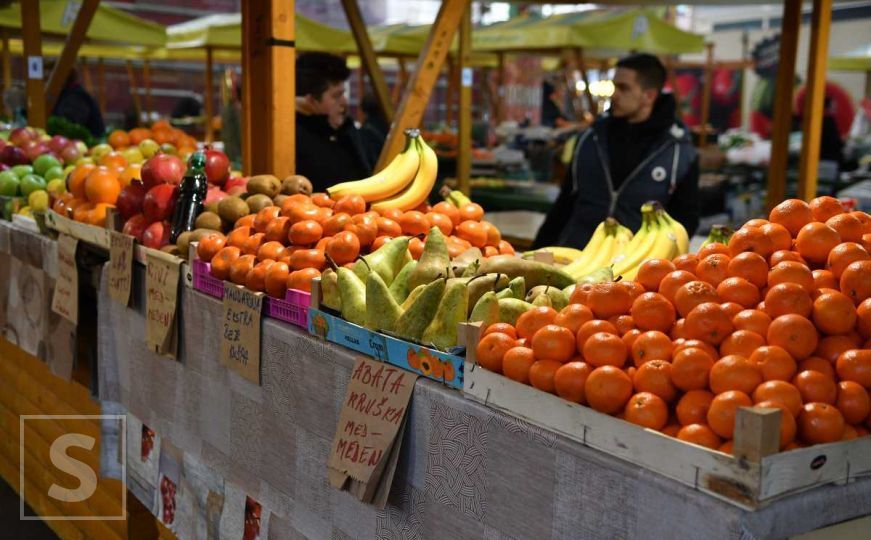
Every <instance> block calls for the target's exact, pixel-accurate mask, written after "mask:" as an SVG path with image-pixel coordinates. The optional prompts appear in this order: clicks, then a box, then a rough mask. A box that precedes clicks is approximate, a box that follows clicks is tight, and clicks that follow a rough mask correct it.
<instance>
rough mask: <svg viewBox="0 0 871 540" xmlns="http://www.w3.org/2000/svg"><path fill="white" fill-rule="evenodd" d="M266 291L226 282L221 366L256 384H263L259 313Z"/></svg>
mask: <svg viewBox="0 0 871 540" xmlns="http://www.w3.org/2000/svg"><path fill="white" fill-rule="evenodd" d="M262 310H263V293H256V292H253V291H249V290H248V289H245V288H243V287H239V286H237V285H234V284H232V283H228V282H224V319H223V321H224V325H223V328H222V333H221V356H220V361H221V365H222V366H227V367H229V368H230V369H232V370H233V371H235V372H237V373H238V374H239V375H241V376H243V377H245V378H246V379H248V380H249V381H251V382H253V383H254V384H258V385H259V384H260V313H261V312H262Z"/></svg>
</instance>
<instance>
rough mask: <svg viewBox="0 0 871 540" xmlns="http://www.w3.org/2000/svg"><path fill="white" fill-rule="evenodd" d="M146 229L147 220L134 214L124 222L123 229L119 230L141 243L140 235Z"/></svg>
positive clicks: (140, 215)
mask: <svg viewBox="0 0 871 540" xmlns="http://www.w3.org/2000/svg"><path fill="white" fill-rule="evenodd" d="M146 227H148V220H147V219H145V216H143V215H142V214H136V215H135V216H133V217H131V218H130V219H128V220H127V221H125V222H124V228H123V229H122V230H121V232H123V233H124V234H129V235H130V236H132V237H133V238H135V239H137V240H139V241H140V242H142V233H144V232H145V228H146Z"/></svg>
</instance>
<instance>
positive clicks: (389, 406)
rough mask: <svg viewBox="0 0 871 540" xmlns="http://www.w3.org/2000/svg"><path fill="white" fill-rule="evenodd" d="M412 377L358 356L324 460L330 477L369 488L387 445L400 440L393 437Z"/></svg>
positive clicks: (402, 415)
mask: <svg viewBox="0 0 871 540" xmlns="http://www.w3.org/2000/svg"><path fill="white" fill-rule="evenodd" d="M416 380H417V375H415V374H413V373H410V372H408V371H404V370H402V369H399V368H396V367H394V366H391V365H390V364H385V363H382V362H376V361H375V360H371V359H369V358H366V357H358V359H357V362H356V363H355V364H354V368H353V371H352V372H351V380H350V382H349V383H348V389H347V391H346V392H345V400H344V402H343V404H342V410H341V412H340V413H339V423H338V425H337V426H336V434H335V436H334V437H333V446H332V450H331V452H330V457H329V459H328V460H327V466H328V468H329V469H330V471H329V472H330V478H331V480H334V479H337V478H341V476H342V475H344V476H347V477H350V478H351V479H353V480H357V481H359V482H363V483H365V484H368V485H370V486H372V485H374V484H378V482H379V479H380V478H381V476H382V475H384V474H385V467H384V464H385V462H386V461H387V459H388V456H389V454H390V453H391V449H392V447H393V445H394V444H396V445H398V444H400V442H401V440H399V439H397V437H396V436H397V433H398V432H399V431H400V427H401V426H402V425H403V419H404V418H405V414H406V412H407V410H408V404H409V400H410V399H411V394H412V392H413V391H414V383H415V381H416ZM394 466H395V463H394ZM336 473H338V474H336ZM387 474H392V473H391V472H388V473H387ZM332 483H333V485H334V486H335V487H342V486H343V485H344V482H339V481H333V482H332Z"/></svg>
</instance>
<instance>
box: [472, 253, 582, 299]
mask: <svg viewBox="0 0 871 540" xmlns="http://www.w3.org/2000/svg"><path fill="white" fill-rule="evenodd" d="M492 272H500V273H502V274H508V276H509V277H512V278H514V277H517V276H523V277H524V278H526V286H527V287H535V286H536V285H550V286H552V287H558V288H560V289H562V288H564V287H568V286H569V285H571V284H573V283H574V282H575V280H574V278H572V277H571V276H570V275H568V274H567V273H565V272H564V271H562V270H560V269H559V268H557V267H555V266H553V265H550V264H545V263H542V262H537V261H527V260H525V259H521V258H520V257H515V256H513V255H496V256H494V257H488V258H487V259H484V260H483V261H481V267H480V268H479V269H478V273H479V274H489V273H492ZM525 292H526V291H524V294H525Z"/></svg>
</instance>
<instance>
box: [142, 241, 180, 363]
mask: <svg viewBox="0 0 871 540" xmlns="http://www.w3.org/2000/svg"><path fill="white" fill-rule="evenodd" d="M145 260H146V264H147V268H146V272H145V342H146V343H147V345H148V348H149V349H150V350H151V351H154V352H156V353H157V354H165V355H169V356H171V357H173V358H174V357H175V348H176V324H175V322H176V321H175V312H176V308H177V301H178V277H179V269H180V266H181V259H178V258H176V257H173V256H171V255H167V254H165V253H162V252H160V251H155V250H148V252H147V254H146V258H145Z"/></svg>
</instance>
